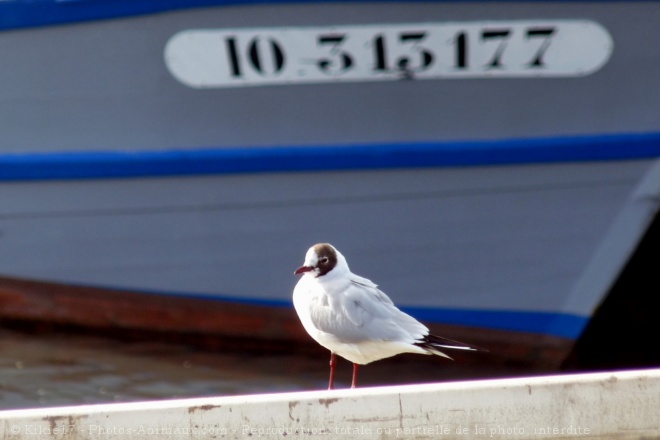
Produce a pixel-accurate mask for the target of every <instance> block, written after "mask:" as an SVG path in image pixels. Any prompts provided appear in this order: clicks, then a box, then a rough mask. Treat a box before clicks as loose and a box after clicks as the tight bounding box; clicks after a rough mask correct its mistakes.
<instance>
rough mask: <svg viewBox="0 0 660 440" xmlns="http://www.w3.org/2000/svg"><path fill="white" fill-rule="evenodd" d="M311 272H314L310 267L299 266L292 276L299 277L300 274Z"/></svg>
mask: <svg viewBox="0 0 660 440" xmlns="http://www.w3.org/2000/svg"><path fill="white" fill-rule="evenodd" d="M312 270H314V268H313V267H312V266H300V267H299V268H298V269H296V271H295V272H294V273H293V274H294V275H300V274H301V273H305V272H310V271H312Z"/></svg>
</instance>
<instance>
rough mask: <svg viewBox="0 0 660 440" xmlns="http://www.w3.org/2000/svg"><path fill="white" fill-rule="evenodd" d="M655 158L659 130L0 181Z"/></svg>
mask: <svg viewBox="0 0 660 440" xmlns="http://www.w3.org/2000/svg"><path fill="white" fill-rule="evenodd" d="M658 156H660V133H646V134H622V135H601V136H576V137H557V138H534V139H511V140H488V141H461V142H426V143H397V144H370V145H338V146H309V147H254V148H252V147H245V148H208V149H197V150H165V151H134V152H93V151H90V152H69V153H67V152H63V153H25V154H0V180H5V181H12V180H19V181H20V180H58V179H95V178H122V177H156V176H180V175H208V174H225V173H253V172H286V171H324V170H352V169H384V168H413V167H452V166H477V165H512V164H525V163H548V162H571V161H595V160H626V159H644V158H652V157H658Z"/></svg>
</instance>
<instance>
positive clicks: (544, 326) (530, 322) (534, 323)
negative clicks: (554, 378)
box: [402, 307, 589, 339]
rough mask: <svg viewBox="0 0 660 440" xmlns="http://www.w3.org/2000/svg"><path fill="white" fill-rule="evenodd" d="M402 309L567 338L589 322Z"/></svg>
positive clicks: (557, 316)
mask: <svg viewBox="0 0 660 440" xmlns="http://www.w3.org/2000/svg"><path fill="white" fill-rule="evenodd" d="M402 309H403V310H404V311H405V312H406V313H408V314H410V315H412V316H414V317H415V318H417V319H419V320H420V321H426V322H438V323H443V324H456V325H465V326H470V327H485V328H492V329H499V330H512V331H520V332H529V333H542V334H547V335H552V336H559V337H562V338H568V339H577V338H578V337H579V336H580V334H582V331H583V330H584V328H585V327H586V325H587V323H588V322H589V318H588V317H585V316H577V315H570V314H566V313H552V312H525V311H507V310H468V309H435V308H421V307H402Z"/></svg>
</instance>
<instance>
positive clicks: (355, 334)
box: [293, 243, 480, 389]
mask: <svg viewBox="0 0 660 440" xmlns="http://www.w3.org/2000/svg"><path fill="white" fill-rule="evenodd" d="M295 274H296V275H298V274H304V275H303V276H302V278H301V279H300V281H299V282H298V284H297V285H296V287H295V289H294V291H293V305H294V307H295V309H296V312H297V313H298V316H299V318H300V321H301V322H302V324H303V327H304V328H305V330H306V331H307V333H309V335H310V336H311V337H312V338H313V339H314V340H315V341H316V342H318V343H319V344H321V345H322V346H323V347H325V348H327V349H328V350H330V352H331V359H330V367H331V368H330V386H329V388H331V389H332V388H333V382H334V365H335V358H334V355H335V354H337V355H339V356H341V357H343V358H345V359H348V360H349V361H351V362H353V365H354V368H353V386H355V385H356V380H357V366H358V365H364V364H368V363H370V362H373V361H377V360H379V359H384V358H387V357H390V356H394V355H397V354H400V353H419V354H435V355H438V356H443V357H446V358H449V359H451V358H450V357H449V356H447V355H446V354H445V353H443V352H442V351H441V349H459V350H480V349H478V348H476V347H473V346H470V345H467V344H463V343H461V342H457V341H452V340H450V339H445V338H441V337H438V336H433V335H430V334H429V329H428V328H427V327H426V326H425V325H424V324H422V323H420V322H419V321H417V320H416V319H415V318H413V317H412V316H410V315H408V314H406V313H404V312H402V311H401V310H399V309H398V308H397V307H396V306H395V305H394V303H392V300H391V299H390V298H389V297H388V296H387V295H386V294H385V293H383V292H382V291H381V290H379V289H378V286H377V285H376V284H374V283H373V282H371V281H370V280H368V279H366V278H363V277H361V276H358V275H355V274H354V273H352V272H351V271H350V269H349V267H348V263H347V262H346V259H345V258H344V256H343V255H342V254H341V253H340V252H339V251H338V250H337V249H335V248H334V247H333V246H332V245H330V244H328V243H319V244H317V245H314V246H312V247H311V248H310V249H309V250H308V251H307V254H306V255H305V262H304V264H303V266H302V267H300V268H299V269H298V270H296V271H295Z"/></svg>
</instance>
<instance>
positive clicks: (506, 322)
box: [170, 293, 589, 339]
mask: <svg viewBox="0 0 660 440" xmlns="http://www.w3.org/2000/svg"><path fill="white" fill-rule="evenodd" d="M170 294H172V293H170ZM173 295H175V296H182V297H188V298H191V297H192V298H196V299H206V300H214V301H224V302H232V303H239V304H249V305H259V306H265V307H284V308H291V306H292V304H291V302H290V301H287V300H278V299H253V298H243V297H234V296H226V295H212V296H210V295H200V294H184V295H182V294H176V293H174V294H173ZM401 310H403V311H404V312H406V313H408V314H409V315H411V316H413V317H415V318H416V319H418V320H420V321H422V322H425V323H427V324H429V323H437V324H453V325H463V326H469V327H478V328H486V329H488V328H490V329H497V330H508V331H516V332H526V333H535V334H543V335H550V336H557V337H561V338H567V339H577V338H578V337H579V336H580V335H581V334H582V331H583V330H584V329H585V327H586V326H587V324H588V322H589V317H588V316H579V315H574V314H569V313H560V312H538V311H518V310H516V311H513V310H485V309H480V310H475V309H455V308H439V307H405V306H403V307H401Z"/></svg>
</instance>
